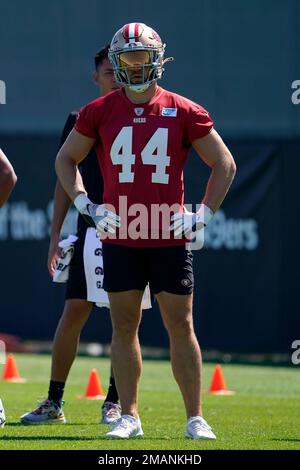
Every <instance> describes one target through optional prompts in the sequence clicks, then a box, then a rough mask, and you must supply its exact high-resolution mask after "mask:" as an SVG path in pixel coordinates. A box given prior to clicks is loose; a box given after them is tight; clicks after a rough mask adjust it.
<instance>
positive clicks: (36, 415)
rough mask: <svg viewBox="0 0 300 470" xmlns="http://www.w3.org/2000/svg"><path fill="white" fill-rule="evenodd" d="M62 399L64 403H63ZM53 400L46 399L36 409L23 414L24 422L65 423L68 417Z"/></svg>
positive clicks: (22, 419) (22, 421) (22, 420)
mask: <svg viewBox="0 0 300 470" xmlns="http://www.w3.org/2000/svg"><path fill="white" fill-rule="evenodd" d="M63 403H64V402H63V401H62V405H63ZM62 405H61V407H59V406H58V405H57V404H56V403H54V401H52V400H44V401H43V402H42V403H41V404H40V406H38V407H37V408H36V409H35V410H33V411H30V412H29V413H25V414H24V415H22V416H21V423H23V424H65V423H66V422H67V421H66V418H65V415H64V412H63V410H62Z"/></svg>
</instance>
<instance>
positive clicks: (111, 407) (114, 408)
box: [103, 403, 121, 416]
mask: <svg viewBox="0 0 300 470" xmlns="http://www.w3.org/2000/svg"><path fill="white" fill-rule="evenodd" d="M103 411H104V413H106V414H107V415H108V416H117V415H119V414H120V411H121V407H120V406H119V405H118V404H117V403H106V404H105V405H104V406H103Z"/></svg>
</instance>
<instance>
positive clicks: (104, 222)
mask: <svg viewBox="0 0 300 470" xmlns="http://www.w3.org/2000/svg"><path fill="white" fill-rule="evenodd" d="M94 144H95V139H92V138H90V137H85V136H84V135H82V134H80V133H79V132H77V131H76V130H75V129H73V130H72V131H71V133H70V134H69V136H68V138H67V140H66V141H65V143H64V145H63V146H62V148H61V149H60V151H59V152H58V155H57V157H56V163H55V168H56V172H57V176H58V178H59V180H60V182H61V184H62V186H63V188H64V189H65V191H66V192H67V193H68V195H69V197H70V198H71V200H72V201H73V202H74V205H75V207H76V209H77V210H78V211H79V212H80V213H81V215H82V216H83V217H84V218H85V219H86V221H87V222H88V223H89V224H90V225H91V226H93V227H95V228H96V230H97V234H98V236H100V233H107V232H109V233H115V230H116V227H120V220H121V219H120V217H119V216H118V215H117V214H115V213H114V212H111V211H110V210H107V208H106V207H105V204H100V205H98V204H94V203H93V202H92V201H90V200H89V198H88V197H87V192H86V190H85V187H84V184H83V181H82V178H81V174H80V172H79V169H78V165H79V163H80V162H81V161H82V160H84V158H86V156H87V155H88V153H89V151H90V150H91V148H92V147H93V145H94Z"/></svg>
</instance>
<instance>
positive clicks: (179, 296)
mask: <svg viewBox="0 0 300 470" xmlns="http://www.w3.org/2000/svg"><path fill="white" fill-rule="evenodd" d="M164 51H165V45H164V44H163V42H162V40H161V38H160V36H159V35H158V34H157V33H156V32H155V31H154V30H153V29H152V28H150V27H148V26H146V25H145V24H142V23H129V24H126V25H125V26H123V27H122V28H121V29H119V30H118V31H117V32H116V34H115V35H114V37H113V39H112V41H111V45H110V50H109V58H110V60H111V63H112V64H113V68H114V72H115V77H116V80H117V82H118V83H119V84H120V85H123V87H122V88H121V89H119V90H116V91H115V92H113V93H110V94H109V95H107V96H105V97H102V98H99V99H97V100H94V101H93V102H91V103H89V104H88V105H87V106H85V107H84V108H83V109H82V110H81V111H80V113H79V117H78V120H77V122H76V125H75V129H74V130H73V131H72V132H71V134H70V135H69V137H68V139H67V140H66V142H65V144H64V145H63V147H62V148H61V149H60V151H59V153H58V156H57V160H56V171H57V174H58V177H59V179H60V181H61V183H62V185H63V187H64V189H65V190H66V191H67V193H68V194H69V196H70V198H71V199H72V200H73V201H74V204H75V206H76V208H77V209H78V211H79V212H80V213H81V214H84V215H85V216H86V217H90V219H91V220H92V223H93V224H94V226H95V227H96V229H97V232H98V234H99V236H100V237H101V239H102V241H103V261H104V289H105V290H106V291H107V292H108V293H109V300H110V313H111V318H112V324H113V338H112V364H113V369H114V373H115V379H116V384H117V389H118V392H119V396H120V402H121V408H122V416H121V418H120V419H119V420H118V421H117V423H116V424H115V426H114V428H113V429H112V430H111V431H110V432H108V433H107V436H108V437H111V438H130V437H136V436H141V435H143V430H142V426H141V421H140V418H139V415H138V407H137V397H138V382H139V378H140V374H141V363H142V361H141V351H140V345H139V340H138V327H139V323H140V319H141V309H140V305H141V300H142V295H143V289H144V288H145V286H146V284H147V282H150V286H151V288H152V291H153V292H154V294H155V296H156V298H157V301H158V303H159V307H160V311H161V315H162V319H163V322H164V325H165V327H166V329H167V331H168V334H169V339H170V349H171V362H172V369H173V373H174V376H175V379H176V381H177V383H178V385H179V388H180V391H181V393H182V397H183V400H184V404H185V409H186V416H187V423H186V436H187V437H189V438H193V439H215V438H216V436H215V434H214V433H213V431H212V429H211V427H210V426H209V425H208V423H207V422H206V421H205V419H204V418H203V415H202V407H201V400H200V396H201V353H200V348H199V344H198V342H197V339H196V336H195V332H194V327H193V318H192V300H193V287H194V278H193V254H192V252H191V251H190V250H189V249H187V246H186V241H187V240H191V237H192V238H197V236H198V234H201V233H203V230H204V227H205V226H206V225H207V224H208V223H209V222H210V220H211V219H212V217H213V215H214V212H215V211H216V210H217V209H218V208H219V206H220V205H221V203H222V201H223V200H224V198H225V195H226V193H227V191H228V189H229V187H230V185H231V182H232V180H233V178H234V175H235V171H236V167H235V163H234V160H233V157H232V155H231V153H230V151H229V150H228V148H227V147H226V145H225V144H224V142H223V140H222V139H221V137H220V136H219V135H218V133H217V132H216V130H215V129H214V127H213V121H212V119H211V117H210V115H209V114H208V112H207V111H206V110H205V109H204V108H203V107H202V106H200V105H199V104H196V103H194V102H192V101H190V100H188V99H187V98H184V97H182V96H180V95H177V94H175V93H172V92H169V91H167V90H164V89H163V88H161V87H160V86H158V83H157V81H158V80H159V79H160V78H161V77H162V74H163V70H164V64H165V62H167V61H169V60H170V59H165V58H164ZM95 144H96V150H97V156H98V161H99V165H100V167H101V170H102V174H103V179H104V198H103V200H104V204H101V205H99V204H96V203H95V202H94V201H91V200H90V199H89V197H88V195H87V191H86V188H85V187H84V184H83V181H82V178H81V175H80V173H79V171H78V165H79V163H80V162H81V161H82V160H84V159H85V157H86V155H87V154H88V152H89V151H90V149H91V148H92V147H93V146H94V145H95ZM191 146H193V148H194V149H195V150H196V152H197V154H198V155H199V157H200V158H201V159H202V160H203V161H204V162H205V163H206V164H207V165H208V166H209V167H210V168H211V174H210V177H209V180H208V183H207V187H206V191H205V194H204V197H203V199H202V202H201V204H200V207H199V210H198V211H197V212H195V213H191V212H186V211H185V210H184V206H183V202H184V188H183V168H184V163H185V161H186V158H187V154H188V150H189V149H190V147H191ZM158 208H160V209H164V210H165V209H166V208H168V209H169V216H167V217H162V218H157V211H158ZM137 213H139V214H140V216H139V217H138V218H137V217H136V215H137ZM154 219H155V220H154ZM162 219H163V220H162ZM157 220H158V221H157ZM166 220H167V223H166Z"/></svg>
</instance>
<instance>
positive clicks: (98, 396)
mask: <svg viewBox="0 0 300 470" xmlns="http://www.w3.org/2000/svg"><path fill="white" fill-rule="evenodd" d="M78 398H87V399H88V400H104V399H105V395H104V393H103V390H102V387H101V383H100V379H99V375H98V373H97V371H96V369H92V370H91V372H90V375H89V380H88V384H87V387H86V391H85V395H84V396H80V397H78Z"/></svg>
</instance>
